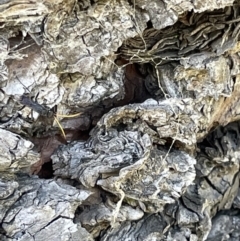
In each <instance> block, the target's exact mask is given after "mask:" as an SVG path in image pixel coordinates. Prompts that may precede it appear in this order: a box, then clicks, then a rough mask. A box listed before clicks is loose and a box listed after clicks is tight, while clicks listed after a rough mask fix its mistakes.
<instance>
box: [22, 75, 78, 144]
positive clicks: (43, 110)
mask: <svg viewBox="0 0 240 241" xmlns="http://www.w3.org/2000/svg"><path fill="white" fill-rule="evenodd" d="M17 79H18V81H19V82H20V83H21V84H22V85H23V86H24V87H25V88H26V89H27V87H26V86H25V85H24V84H23V83H22V82H21V81H20V79H19V78H18V77H17ZM18 101H19V103H21V104H22V105H25V106H27V107H29V108H30V109H32V110H33V111H35V112H37V113H38V114H39V115H41V116H44V117H48V118H52V117H53V118H54V120H55V121H56V122H57V124H58V126H59V128H60V130H61V132H62V134H63V136H64V138H65V139H66V135H65V132H64V130H63V128H62V125H61V124H60V122H59V121H58V119H57V117H64V118H73V117H76V116H79V115H80V114H81V113H77V114H73V115H59V114H57V113H56V112H54V111H53V110H52V109H50V108H48V107H45V106H43V105H41V104H39V103H38V102H37V101H34V100H32V99H31V97H29V96H28V95H27V94H24V95H22V96H21V97H20V99H19V100H18Z"/></svg>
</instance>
